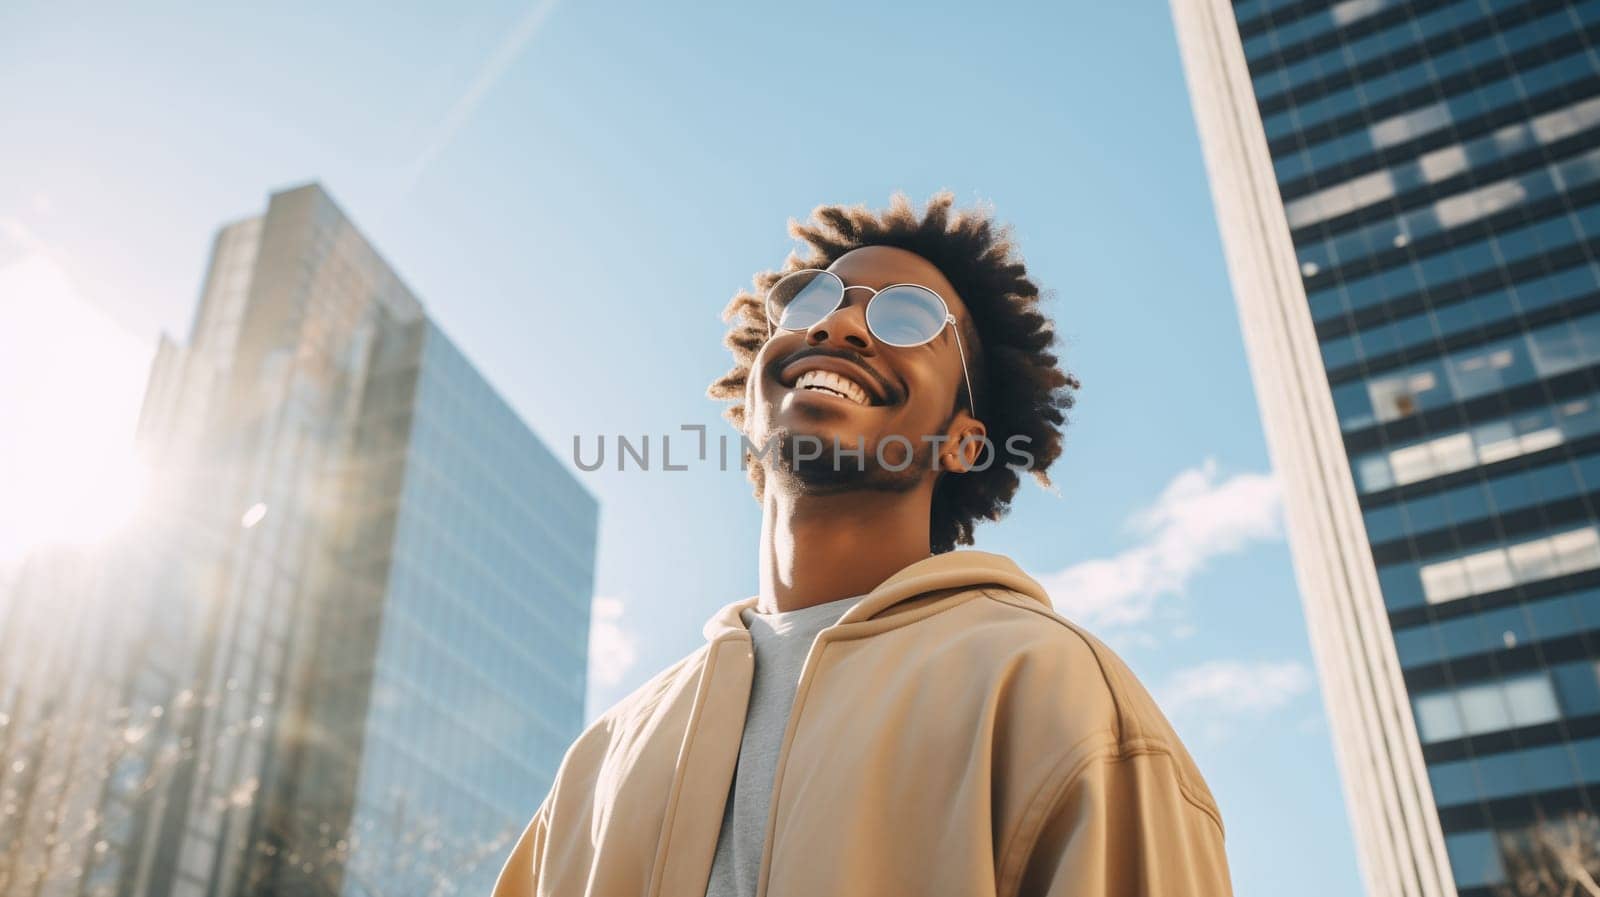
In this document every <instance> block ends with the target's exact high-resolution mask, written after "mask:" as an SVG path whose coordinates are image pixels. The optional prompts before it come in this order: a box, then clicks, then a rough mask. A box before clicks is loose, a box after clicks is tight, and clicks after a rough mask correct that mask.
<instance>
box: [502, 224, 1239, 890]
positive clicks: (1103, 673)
mask: <svg viewBox="0 0 1600 897" xmlns="http://www.w3.org/2000/svg"><path fill="white" fill-rule="evenodd" d="M952 202H953V197H952V196H951V195H950V194H948V193H941V194H939V195H937V196H935V197H934V198H933V200H932V201H930V202H929V204H928V206H927V208H926V209H925V211H924V212H923V213H922V214H921V215H920V216H919V215H917V214H915V213H914V211H913V210H912V208H911V206H910V203H909V202H908V201H907V200H906V199H905V197H904V196H896V197H895V198H894V201H893V203H892V205H891V208H890V209H888V210H887V211H885V212H882V213H876V212H872V211H869V210H867V209H865V208H859V207H854V208H846V207H839V206H824V207H821V208H819V209H817V210H816V211H815V212H814V213H813V218H812V221H811V222H809V223H806V224H799V223H792V224H791V227H790V230H791V233H793V234H794V235H795V236H796V237H797V238H799V239H800V240H802V241H803V242H804V243H805V244H806V245H807V247H808V248H809V255H808V256H806V257H801V256H798V255H791V256H790V257H789V259H788V261H787V262H786V264H785V266H784V268H783V270H782V271H775V272H767V273H764V274H760V275H758V276H757V277H756V278H755V285H756V289H755V291H753V292H742V293H740V294H739V295H738V296H736V297H735V298H734V300H733V302H732V304H730V305H729V307H728V311H727V317H728V319H729V320H730V321H731V323H732V328H731V330H730V332H729V334H728V337H727V340H726V342H727V344H728V346H729V348H731V349H732V350H733V354H734V358H735V366H734V368H733V370H732V371H731V372H730V373H729V374H728V375H727V376H725V377H723V378H722V379H721V380H719V381H717V382H716V383H715V384H713V385H712V387H711V390H710V392H711V395H712V396H713V397H716V398H721V399H728V400H732V401H733V402H734V404H733V405H732V406H731V407H730V408H729V410H728V416H729V419H730V420H732V422H733V423H734V424H735V426H737V427H738V428H739V430H740V431H741V432H742V433H743V434H744V435H745V437H746V438H747V439H748V440H749V442H750V444H751V446H752V447H753V450H752V451H750V452H749V453H748V457H749V460H750V462H751V463H750V466H749V470H750V475H751V478H752V480H753V482H754V484H755V493H756V496H757V498H758V499H759V500H760V502H761V505H762V511H763V514H762V527H761V538H760V543H759V548H758V551H759V554H758V556H757V558H756V561H757V568H758V571H759V580H760V590H759V593H758V594H756V595H753V596H750V597H746V598H742V599H740V600H737V601H733V602H731V603H729V604H727V605H726V606H724V607H723V608H722V609H720V610H719V611H718V612H717V613H716V614H714V615H713V616H712V617H711V619H710V620H709V621H707V622H706V624H705V626H704V634H705V636H706V644H705V645H704V646H703V647H701V648H699V649H698V650H696V651H695V652H694V653H692V654H690V655H689V656H688V657H685V658H684V659H682V660H680V661H679V662H677V663H676V664H674V665H672V666H671V667H669V668H667V669H666V670H664V671H663V672H661V673H659V674H657V675H656V676H655V677H654V678H652V679H651V680H650V681H648V682H646V683H645V684H644V685H643V686H641V687H640V688H639V689H638V690H637V691H635V692H633V693H632V694H631V695H629V696H627V697H626V698H624V699H622V700H621V701H620V702H618V703H617V705H616V706H614V707H612V708H611V709H610V710H608V711H606V712H605V713H604V714H602V715H601V716H600V717H599V718H598V719H597V720H595V721H594V723H593V724H591V725H590V726H589V728H588V729H587V730H586V731H585V732H584V733H583V734H582V735H581V736H579V738H578V740H577V741H576V742H575V743H574V744H573V745H572V747H571V748H570V749H569V750H568V751H567V754H566V756H565V758H564V759H563V760H562V763H561V768H560V770H559V772H558V773H557V775H556V780H555V784H554V786H553V787H552V788H551V790H550V793H549V795H548V797H546V799H545V801H544V803H543V804H542V805H541V806H540V807H539V808H538V810H537V812H535V814H534V816H533V820H532V821H531V822H530V823H529V825H528V827H527V829H526V831H524V833H523V835H522V837H521V839H520V840H519V841H518V842H517V844H516V847H515V848H514V849H513V851H512V853H511V856H510V857H509V858H508V860H507V861H506V864H505V866H504V868H503V870H502V871H501V873H500V879H499V882H498V884H497V885H496V888H495V897H535V895H596V897H598V895H607V897H611V895H650V897H658V895H659V897H821V895H836V897H837V895H843V897H868V895H871V897H883V895H952V897H954V895H1000V897H1019V895H1021V897H1035V895H1050V897H1068V895H1071V897H1101V895H1130V897H1131V895H1166V897H1178V895H1205V897H1222V895H1228V894H1230V893H1231V887H1230V882H1229V876H1228V868H1227V860H1226V857H1225V855H1224V851H1223V829H1222V820H1221V816H1220V814H1219V813H1218V810H1217V807H1216V803H1215V801H1214V800H1213V799H1212V796H1211V793H1210V791H1209V790H1208V788H1207V787H1206V784H1205V781H1204V779H1203V778H1202V776H1201V774H1200V772H1199V770H1198V769H1196V768H1195V764H1194V762H1193V760H1192V759H1191V758H1190V756H1189V754H1188V752H1187V751H1186V750H1185V749H1184V747H1183V745H1182V743H1181V742H1180V741H1179V739H1178V736H1177V735H1176V734H1175V733H1174V732H1173V730H1172V727H1171V726H1170V725H1168V723H1167V721H1166V719H1165V718H1164V717H1163V716H1162V714H1161V712H1160V711H1159V710H1158V709H1157V707H1156V705H1155V703H1154V702H1153V701H1152V700H1151V698H1150V695H1149V693H1148V692H1147V691H1146V690H1145V689H1144V687H1143V686H1142V685H1141V684H1140V683H1139V682H1138V680H1137V679H1136V678H1135V677H1134V676H1133V674H1132V673H1131V672H1130V671H1129V670H1128V668H1127V667H1126V666H1125V665H1124V664H1123V663H1122V661H1121V660H1120V659H1119V658H1118V657H1116V655H1115V654H1113V653H1112V652H1111V651H1110V650H1109V649H1108V648H1106V646H1105V645H1104V644H1102V643H1101V642H1100V641H1099V640H1097V639H1096V638H1095V637H1094V636H1092V635H1091V634H1089V633H1087V632H1085V631H1084V630H1082V629H1080V628H1079V627H1078V626H1076V625H1075V624H1073V623H1072V622H1070V621H1068V620H1066V619H1064V618H1062V617H1061V616H1059V615H1058V614H1056V613H1055V612H1054V610H1053V609H1052V607H1051V604H1050V599H1049V596H1048V595H1047V594H1046V593H1045V591H1044V590H1043V589H1042V588H1041V587H1040V586H1039V584H1038V583H1037V582H1035V581H1034V580H1033V579H1031V578H1030V577H1028V576H1027V575H1026V574H1024V573H1023V572H1022V570H1021V569H1019V568H1018V567H1017V565H1016V564H1014V563H1013V562H1012V561H1010V560H1009V559H1007V558H1005V557H1002V556H1000V555H996V554H990V553H985V552H979V551H973V550H959V551H958V550H955V547H956V546H957V545H970V544H971V543H972V541H973V528H974V526H975V525H976V523H977V522H978V521H979V520H985V519H988V520H998V519H1000V518H1001V517H1002V516H1003V515H1004V514H1005V512H1006V510H1007V508H1008V506H1009V504H1010V501H1011V498H1012V496H1013V495H1014V494H1015V493H1016V490H1017V487H1018V485H1019V484H1020V482H1021V475H1022V474H1023V473H1030V474H1031V475H1032V476H1034V477H1035V478H1037V479H1038V480H1039V481H1040V482H1041V483H1044V484H1046V485H1048V483H1049V480H1048V478H1047V476H1046V471H1047V470H1048V468H1049V467H1050V465H1051V464H1052V463H1053V462H1054V461H1055V460H1056V459H1057V458H1058V456H1059V455H1060V453H1061V427H1062V426H1063V424H1064V423H1065V415H1064V412H1065V411H1066V410H1069V409H1070V408H1071V407H1072V405H1073V396H1074V392H1075V390H1076V389H1077V388H1078V382H1077V380H1076V379H1074V378H1073V377H1072V376H1071V375H1069V374H1067V373H1065V372H1064V371H1062V370H1061V369H1060V368H1059V366H1058V364H1057V359H1056V356H1055V355H1054V354H1053V352H1052V351H1051V348H1052V346H1053V344H1054V333H1053V330H1052V328H1051V325H1050V323H1049V321H1048V320H1047V319H1046V318H1045V317H1044V316H1043V315H1042V314H1041V313H1040V311H1039V308H1038V305H1039V289H1038V287H1037V285H1035V284H1034V283H1033V281H1032V280H1031V279H1030V278H1029V277H1028V274H1027V271H1026V269H1025V267H1024V266H1023V264H1022V262H1021V261H1020V259H1018V258H1017V257H1016V256H1015V254H1014V248H1013V246H1012V244H1011V242H1010V240H1009V238H1008V236H1007V233H1006V231H1005V230H1003V229H1000V228H997V227H996V226H995V225H994V224H993V223H992V221H991V220H990V219H989V217H988V216H987V215H986V214H983V213H981V212H976V211H973V212H953V211H952V209H951V206H952Z"/></svg>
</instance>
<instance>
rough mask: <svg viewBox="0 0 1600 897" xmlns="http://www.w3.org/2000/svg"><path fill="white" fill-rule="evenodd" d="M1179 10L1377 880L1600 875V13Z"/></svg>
mask: <svg viewBox="0 0 1600 897" xmlns="http://www.w3.org/2000/svg"><path fill="white" fill-rule="evenodd" d="M1172 6H1173V14H1174V19H1175V21H1176V24H1177V31H1178V39H1179V44H1180V47H1181V49H1182V53H1183V58H1184V63H1185V67H1186V70H1187V75H1188V80H1189V86H1190V93H1191V97H1192V99H1193V102H1194V112H1195V118H1196V121H1197V123H1198V125H1199V131H1200V136H1201V142H1202V145H1203V147H1204V151H1205V159H1206V166H1207V171H1208V174H1209V176H1210V179H1211V186H1212V194H1213V197H1214V199H1215V204H1216V209H1217V217H1218V221H1219V224H1220V227H1221V230H1222V236H1223V244H1224V248H1225V253H1226V257H1227V262H1228V269H1229V273H1230V276H1231V278H1232V281H1233V287H1234V293H1235V298H1236V301H1237V305H1238V311H1239V317H1240V320H1241V323H1242V326H1243V329H1244V335H1245V342H1246V346H1247V348H1248V352H1249V357H1250V366H1251V371H1252V375H1253V378H1254V381H1255V386H1256V391H1257V397H1258V401H1259V404H1260V409H1261V416H1262V420H1263V423H1264V425H1265V429H1266V434H1267V439H1268V444H1269V448H1270V451H1271V454H1272V458H1273V462H1274V465H1275V467H1276V469H1277V471H1278V474H1279V476H1280V477H1281V478H1282V480H1283V485H1284V494H1285V504H1286V513H1287V517H1288V522H1289V529H1290V539H1291V547H1292V551H1293V554H1294V560H1295V567H1296V573H1297V578H1298V581H1299V584H1300V587H1301V590H1302V597H1303V600H1304V604H1305V609H1306V614H1307V622H1308V625H1309V627H1310V632H1311V636H1312V644H1313V647H1314V653H1315V655H1316V658H1317V664H1318V668H1319V672H1320V674H1321V679H1322V684H1323V691H1324V696H1325V698H1326V701H1327V705H1328V713H1329V717H1330V720H1331V722H1332V725H1333V729H1334V737H1335V744H1336V748H1337V756H1338V759H1339V763H1340V767H1341V770H1342V773H1343V780H1344V787H1345V793H1346V798H1347V804H1348V807H1349V811H1350V814H1351V817H1352V823H1353V825H1354V828H1355V834H1356V841H1357V846H1358V849H1359V853H1360V856H1361V861H1362V866H1363V874H1364V876H1365V880H1366V882H1367V885H1368V891H1369V893H1371V894H1373V895H1394V897H1400V895H1415V897H1439V895H1448V894H1452V893H1459V894H1461V895H1463V897H1480V895H1488V894H1491V893H1494V892H1495V889H1497V888H1501V887H1505V886H1507V884H1508V882H1509V881H1511V880H1512V878H1513V877H1515V876H1516V875H1517V874H1518V873H1519V872H1521V871H1523V870H1526V869H1528V868H1531V867H1533V866H1537V865H1541V864H1542V865H1544V866H1545V867H1546V868H1551V869H1553V870H1554V871H1553V873H1552V874H1553V875H1555V876H1556V880H1557V881H1558V882H1563V881H1566V880H1568V879H1573V878H1576V877H1579V876H1578V873H1577V872H1576V871H1575V870H1574V869H1572V868H1568V869H1566V871H1562V869H1561V868H1559V867H1560V866H1561V863H1559V862H1556V861H1555V860H1553V859H1552V855H1553V853H1554V852H1556V851H1557V849H1558V847H1559V845H1560V844H1563V843H1567V842H1568V841H1570V842H1572V843H1574V844H1577V845H1578V846H1577V847H1576V848H1575V849H1576V850H1578V852H1579V853H1581V854H1584V855H1585V856H1587V857H1589V858H1590V859H1586V860H1581V861H1580V864H1581V863H1589V864H1591V865H1590V867H1589V868H1590V869H1591V870H1594V869H1600V865H1594V864H1596V863H1600V860H1597V859H1595V857H1596V854H1595V852H1594V851H1593V849H1592V846H1593V845H1594V844H1595V843H1596V842H1600V829H1597V828H1596V822H1595V819H1596V817H1595V810H1596V799H1597V795H1600V790H1597V786H1600V685H1597V682H1596V661H1597V660H1600V529H1597V526H1600V518H1597V515H1596V499H1597V495H1596V493H1597V491H1600V264H1597V261H1596V250H1597V240H1600V52H1597V49H1596V48H1597V43H1596V42H1597V38H1600V3H1596V2H1593V0H1590V2H1568V3H1552V2H1510V0H1502V2H1488V0H1414V2H1399V0H1341V2H1323V0H1239V2H1235V3H1231V4H1230V3H1228V2H1226V0H1173V4H1172ZM1573 855H1574V856H1576V855H1578V854H1573ZM1562 876H1566V878H1563V877H1562ZM1558 890H1559V888H1558ZM1582 890H1583V888H1582V887H1579V891H1580V892H1581V891H1582Z"/></svg>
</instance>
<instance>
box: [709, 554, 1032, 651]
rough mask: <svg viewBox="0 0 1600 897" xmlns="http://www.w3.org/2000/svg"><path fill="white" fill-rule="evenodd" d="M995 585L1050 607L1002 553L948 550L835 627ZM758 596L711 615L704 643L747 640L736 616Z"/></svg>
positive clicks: (881, 587)
mask: <svg viewBox="0 0 1600 897" xmlns="http://www.w3.org/2000/svg"><path fill="white" fill-rule="evenodd" d="M986 585H989V586H998V587H1000V588H1003V589H1009V590H1011V591H1014V592H1018V593H1020V594H1023V595H1026V596H1027V597H1029V598H1032V599H1033V600H1035V601H1038V602H1039V603H1040V604H1043V605H1044V606H1045V607H1050V606H1051V604H1050V596H1049V594H1048V593H1046V592H1045V590H1044V587H1043V586H1041V585H1039V583H1038V582H1037V581H1035V580H1034V579H1033V577H1031V576H1029V575H1028V574H1026V573H1024V572H1022V568H1021V567H1018V566H1017V564H1016V562H1015V561H1013V560H1011V559H1010V558H1008V557H1005V556H1004V555H999V554H991V553H990V552H987V551H947V552H945V553H944V554H936V555H934V556H933V557H930V558H924V559H922V560H920V561H917V562H915V563H912V564H909V565H907V566H905V567H903V568H901V570H900V572H898V573H896V574H894V575H893V576H890V577H889V578H888V579H886V580H884V581H883V582H882V583H879V584H878V587H877V588H875V589H873V590H872V591H870V592H868V593H867V596H866V597H865V598H862V599H861V600H860V601H859V602H857V603H856V604H855V605H854V606H852V607H851V608H850V609H849V610H848V611H845V614H844V616H842V617H840V618H839V622H838V623H836V624H834V625H836V626H838V625H844V624H846V623H856V622H860V621H862V620H870V619H872V618H873V617H875V616H877V615H878V614H879V613H882V612H883V611H885V610H888V609H889V608H891V607H893V606H895V605H896V604H899V603H900V602H902V601H907V600H910V599H912V598H915V597H917V596H918V595H925V594H927V593H928V592H936V591H939V590H941V589H954V588H976V587H979V586H986ZM758 599H759V596H756V595H752V596H750V597H748V598H741V599H739V600H738V601H734V602H731V603H729V604H726V605H724V606H723V607H722V608H721V609H720V610H718V611H717V612H716V613H714V614H712V615H711V619H709V620H707V621H706V624H705V627H704V629H703V630H702V631H703V632H704V633H705V637H706V639H707V640H708V641H714V640H716V639H717V638H719V637H725V636H728V635H730V634H734V633H739V634H743V635H745V636H746V637H748V635H749V629H747V628H746V627H745V625H744V621H743V620H742V619H740V618H739V614H740V612H742V611H743V610H744V609H745V608H747V607H755V606H756V603H757V601H758Z"/></svg>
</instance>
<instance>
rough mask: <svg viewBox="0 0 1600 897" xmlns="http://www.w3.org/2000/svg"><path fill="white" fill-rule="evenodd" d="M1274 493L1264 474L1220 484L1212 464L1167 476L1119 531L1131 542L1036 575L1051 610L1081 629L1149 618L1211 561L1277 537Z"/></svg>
mask: <svg viewBox="0 0 1600 897" xmlns="http://www.w3.org/2000/svg"><path fill="white" fill-rule="evenodd" d="M1280 496H1281V490H1280V488H1279V484H1278V481H1277V480H1276V478H1274V477H1273V475H1272V474H1270V473H1243V474H1236V475H1234V476H1231V477H1228V478H1226V479H1220V478H1219V476H1218V473H1217V462H1216V459H1215V458H1207V459H1206V460H1205V461H1204V462H1203V463H1202V464H1201V465H1200V466H1199V467H1195V468H1190V469H1188V470H1185V471H1183V472H1181V473H1179V474H1178V475H1177V476H1176V477H1173V479H1172V481H1171V482H1170V483H1168V484H1167V487H1166V488H1165V489H1163V490H1162V492H1161V495H1160V496H1159V497H1158V498H1157V499H1156V501H1155V502H1154V503H1153V504H1152V505H1150V506H1149V507H1147V508H1143V509H1141V510H1139V511H1137V512H1135V513H1134V514H1132V515H1131V516H1130V517H1129V519H1128V521H1127V523H1126V525H1125V527H1124V528H1125V530H1126V531H1128V532H1131V533H1133V534H1134V535H1135V536H1137V537H1138V538H1139V540H1140V541H1139V544H1137V545H1134V546H1133V547H1131V548H1128V549H1126V550H1124V551H1121V552H1119V553H1117V554H1115V555H1112V556H1111V557H1106V558H1093V559H1090V560H1086V561H1080V562H1079V563H1076V564H1073V565H1072V566H1070V567H1067V568H1066V569H1064V570H1061V571H1058V572H1056V573H1053V574H1046V575H1043V576H1038V577H1036V578H1037V579H1038V580H1039V582H1040V584H1041V585H1043V586H1044V587H1045V589H1046V590H1047V591H1048V592H1049V593H1050V597H1051V600H1052V602H1053V603H1054V604H1055V606H1056V609H1057V610H1059V611H1060V612H1061V613H1062V614H1064V615H1065V616H1067V617H1069V618H1071V619H1072V620H1074V621H1075V622H1078V623H1081V624H1084V625H1087V626H1129V625H1132V624H1135V623H1140V622H1143V621H1145V620H1147V619H1149V618H1150V616H1151V614H1152V612H1153V610H1154V609H1155V606H1156V603H1157V602H1158V601H1159V600H1160V599H1161V598H1162V597H1164V596H1167V595H1176V594H1182V593H1183V592H1184V590H1185V589H1186V588H1187V586H1188V584H1189V580H1190V579H1192V578H1193V577H1194V576H1195V575H1197V574H1198V573H1200V572H1201V571H1202V570H1203V569H1205V566H1206V564H1207V563H1208V562H1210V561H1211V559H1212V558H1215V557H1219V556H1222V555H1227V554H1232V553H1235V552H1238V551H1242V550H1244V549H1245V548H1247V547H1249V545H1250V544H1251V543H1252V542H1261V541H1267V540H1273V539H1279V538H1282V533H1283V526H1282V522H1281V516H1280Z"/></svg>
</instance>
